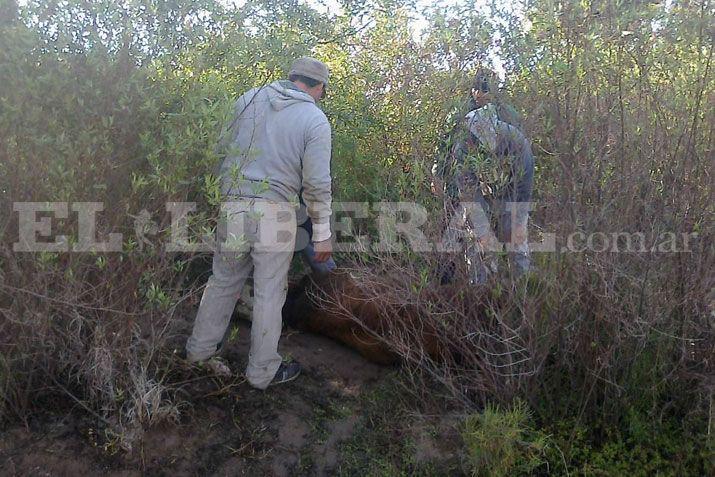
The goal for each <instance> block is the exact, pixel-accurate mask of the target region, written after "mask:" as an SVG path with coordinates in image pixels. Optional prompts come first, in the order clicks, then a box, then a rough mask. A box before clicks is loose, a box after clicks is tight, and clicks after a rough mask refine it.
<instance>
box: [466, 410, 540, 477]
mask: <svg viewBox="0 0 715 477" xmlns="http://www.w3.org/2000/svg"><path fill="white" fill-rule="evenodd" d="M461 435H462V439H463V441H464V446H465V453H466V463H467V467H468V470H469V472H470V473H471V474H472V475H475V476H489V477H502V476H506V475H517V474H519V475H521V474H529V473H531V472H533V471H534V470H536V469H537V468H539V467H540V466H542V465H544V464H545V463H546V449H547V447H548V446H549V438H548V437H547V436H546V435H545V434H543V433H542V432H539V431H536V430H535V429H534V428H533V427H531V414H530V411H529V408H528V406H527V405H526V403H524V402H523V401H520V400H517V401H515V403H514V405H513V406H511V407H510V408H508V409H502V408H500V407H499V406H497V405H492V404H489V405H487V407H486V408H485V409H484V411H482V412H480V413H474V414H471V415H469V416H467V418H466V419H465V421H464V427H463V429H462V432H461Z"/></svg>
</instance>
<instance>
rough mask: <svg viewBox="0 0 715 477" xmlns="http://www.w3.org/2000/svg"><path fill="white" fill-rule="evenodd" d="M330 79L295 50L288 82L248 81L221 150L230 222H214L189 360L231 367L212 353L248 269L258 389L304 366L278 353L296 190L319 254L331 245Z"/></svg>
mask: <svg viewBox="0 0 715 477" xmlns="http://www.w3.org/2000/svg"><path fill="white" fill-rule="evenodd" d="M327 83H328V68H327V67H326V66H325V65H324V64H323V63H321V62H320V61H318V60H315V59H313V58H308V57H302V58H299V59H298V60H296V61H295V62H294V63H293V66H292V67H291V71H290V74H289V79H288V81H285V80H282V81H276V82H273V83H271V84H269V85H266V86H262V87H260V88H254V89H251V90H250V91H248V92H247V93H245V94H244V95H243V96H241V97H240V98H239V99H238V101H236V105H235V109H234V116H233V121H232V123H231V125H230V126H229V127H228V128H227V130H226V131H225V133H224V134H223V136H222V139H221V141H220V147H221V148H222V149H224V150H225V153H226V156H225V159H224V161H223V163H222V165H221V168H220V175H221V180H222V192H223V194H224V195H225V196H226V197H227V198H228V200H229V201H230V202H227V203H224V204H223V207H222V211H223V212H225V213H226V217H225V218H226V219H227V221H226V222H227V224H226V225H227V226H226V228H225V229H222V228H221V227H220V228H219V234H218V235H219V240H218V243H217V249H216V251H215V253H214V258H213V275H212V276H211V278H210V279H209V281H208V284H207V285H206V289H205V290H204V294H203V297H202V299H201V305H200V306H199V311H198V314H197V316H196V321H195V323H194V328H193V332H192V334H191V337H190V338H189V340H188V341H187V343H186V351H187V359H188V360H189V361H190V362H205V363H207V364H208V366H209V367H211V368H212V369H213V370H214V371H216V372H220V373H230V369H228V367H227V366H226V365H225V364H224V363H222V362H221V361H220V359H218V358H217V357H216V354H217V352H218V351H219V348H220V345H221V343H222V341H223V338H224V334H225V333H226V330H227V328H228V324H229V321H230V319H231V315H232V313H233V309H234V306H235V305H236V301H237V299H238V297H239V295H240V291H241V289H242V288H243V286H244V284H245V282H246V280H247V278H248V277H249V275H250V274H251V272H253V282H254V283H253V286H254V303H253V317H252V326H251V350H250V353H249V357H248V367H247V368H246V378H247V379H248V382H249V383H250V384H251V385H252V386H254V387H256V388H259V389H265V388H266V387H268V385H270V384H276V383H282V382H287V381H290V380H292V379H294V378H295V377H297V376H298V374H300V365H299V364H298V363H297V362H290V363H287V362H283V360H282V358H281V356H280V355H279V354H278V340H279V338H280V334H281V324H282V322H281V309H282V307H283V303H284V302H285V298H286V291H287V277H288V268H289V266H290V262H291V258H292V256H293V252H294V250H295V249H296V216H295V212H296V207H297V206H298V204H299V199H300V197H299V196H300V195H302V200H303V202H304V203H305V205H306V209H307V214H308V217H309V218H310V220H311V222H312V239H311V240H312V246H313V249H314V250H315V260H316V261H317V262H319V263H320V262H326V261H327V260H329V259H330V256H331V252H332V248H331V242H330V237H331V232H330V216H331V213H332V211H331V201H332V198H331V178H330V149H331V130H330V124H329V123H328V120H327V118H326V117H325V114H323V112H322V111H321V110H320V109H319V108H318V107H317V102H318V101H319V100H320V99H321V98H322V97H324V95H325V90H326V87H327ZM301 191H302V193H301ZM299 237H300V236H299ZM305 245H306V243H302V244H298V248H299V249H300V248H303V247H304V246H305Z"/></svg>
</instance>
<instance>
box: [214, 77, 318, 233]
mask: <svg viewBox="0 0 715 477" xmlns="http://www.w3.org/2000/svg"><path fill="white" fill-rule="evenodd" d="M220 146H223V147H225V148H226V151H225V152H226V158H225V159H224V161H223V164H222V165H221V169H220V175H221V178H222V191H223V193H224V194H227V195H233V196H238V197H253V198H261V199H267V200H273V201H277V202H292V203H295V204H296V205H297V204H298V199H299V196H300V194H301V190H302V199H303V201H304V202H305V204H306V207H307V212H308V216H309V217H310V219H311V220H312V222H313V241H315V242H320V241H323V240H326V239H328V238H330V215H331V213H332V211H331V201H332V197H331V179H330V148H331V131H330V124H329V123H328V119H327V118H326V117H325V114H324V113H323V112H322V111H321V110H320V109H319V108H318V106H317V105H316V104H315V100H313V98H312V97H311V96H310V95H309V94H307V93H305V92H303V91H301V90H300V89H299V88H298V87H297V86H296V85H295V84H294V83H292V82H290V81H285V80H283V81H276V82H273V83H271V84H269V85H266V86H262V87H260V88H253V89H252V90H250V91H248V92H247V93H245V94H244V95H243V96H241V97H240V98H239V99H238V101H236V105H235V108H234V117H233V122H232V123H231V125H230V127H229V128H228V129H227V131H226V132H225V134H224V135H223V137H222V140H221V141H220Z"/></svg>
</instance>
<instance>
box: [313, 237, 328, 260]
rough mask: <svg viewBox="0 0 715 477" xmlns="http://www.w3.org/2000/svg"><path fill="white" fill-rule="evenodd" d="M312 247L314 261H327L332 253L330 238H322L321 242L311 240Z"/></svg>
mask: <svg viewBox="0 0 715 477" xmlns="http://www.w3.org/2000/svg"><path fill="white" fill-rule="evenodd" d="M313 249H315V261H316V262H318V263H324V262H327V261H328V260H330V257H331V255H332V254H333V242H332V241H331V240H330V239H327V240H323V241H322V242H313Z"/></svg>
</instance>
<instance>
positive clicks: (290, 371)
mask: <svg viewBox="0 0 715 477" xmlns="http://www.w3.org/2000/svg"><path fill="white" fill-rule="evenodd" d="M300 370H301V367H300V364H299V363H298V362H297V361H291V362H290V363H281V365H280V366H279V367H278V371H276V375H275V376H274V377H273V381H271V384H269V386H273V385H274V384H282V383H287V382H289V381H293V380H294V379H295V378H297V377H298V376H299V375H300Z"/></svg>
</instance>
